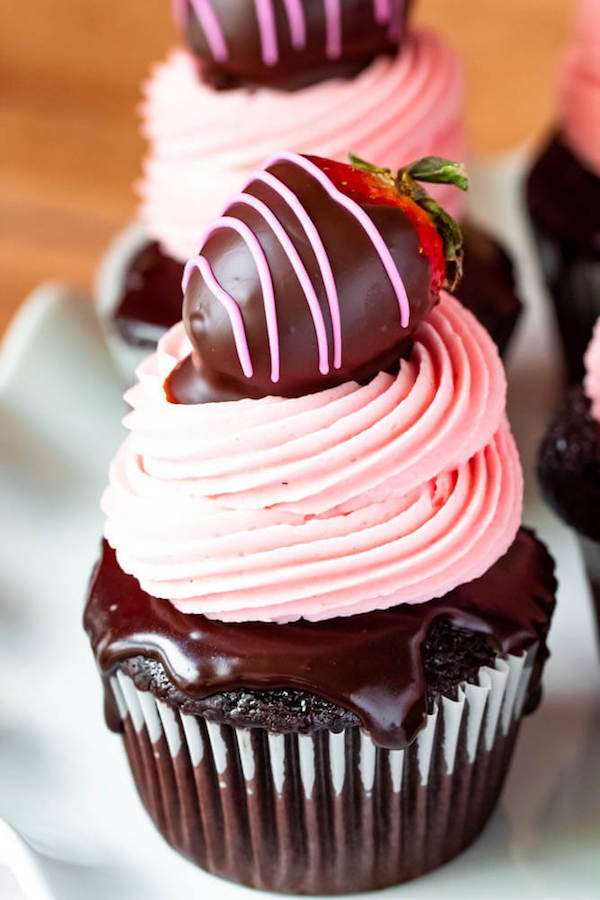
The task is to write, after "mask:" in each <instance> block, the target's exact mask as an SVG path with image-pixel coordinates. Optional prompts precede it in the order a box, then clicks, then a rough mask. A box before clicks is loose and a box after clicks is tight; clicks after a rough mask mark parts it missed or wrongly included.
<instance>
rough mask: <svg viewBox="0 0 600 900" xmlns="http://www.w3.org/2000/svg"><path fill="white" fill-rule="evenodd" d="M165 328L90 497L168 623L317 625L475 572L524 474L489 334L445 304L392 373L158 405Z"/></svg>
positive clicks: (171, 341)
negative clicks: (291, 392) (305, 390)
mask: <svg viewBox="0 0 600 900" xmlns="http://www.w3.org/2000/svg"><path fill="white" fill-rule="evenodd" d="M189 350H190V345H189V342H188V340H187V338H186V335H185V332H184V330H183V325H182V324H181V323H180V324H178V325H176V326H175V327H174V328H173V329H171V331H170V332H168V334H167V335H166V336H165V337H164V338H163V340H162V341H161V343H160V345H159V347H158V350H157V352H156V353H155V354H153V355H152V356H150V357H148V359H147V360H146V361H145V362H144V363H143V364H142V366H141V367H140V369H139V370H138V378H139V380H138V383H137V384H136V385H135V386H134V387H133V388H132V389H131V390H130V391H129V392H128V393H127V395H126V399H127V401H128V402H129V404H130V405H131V406H132V412H131V413H129V415H128V416H127V418H126V419H125V424H126V426H127V427H128V428H129V430H130V434H129V436H128V438H127V439H126V440H125V442H124V443H123V445H122V446H121V448H120V450H119V452H118V453H117V456H116V458H115V459H114V461H113V463H112V465H111V470H110V480H109V487H108V488H107V490H106V492H105V495H104V497H103V509H104V512H105V514H106V516H107V520H106V527H105V534H106V537H107V539H108V541H109V542H110V544H111V545H112V546H113V547H114V548H115V549H116V552H117V558H118V560H119V563H120V565H121V566H122V568H123V569H124V570H125V571H126V572H128V573H131V574H132V575H134V576H135V577H136V578H137V579H138V580H139V582H140V584H141V585H142V587H143V588H144V590H146V591H147V592H148V593H150V594H152V595H154V596H156V597H160V598H165V599H167V600H170V601H171V602H172V603H173V604H174V605H175V606H176V607H177V608H178V609H181V610H182V611H184V612H189V613H195V612H201V613H204V614H206V615H208V616H211V617H215V618H219V619H222V620H226V621H250V620H262V621H277V622H285V621H292V620H295V619H297V618H300V617H305V618H307V619H313V620H319V619H324V618H331V617H333V616H337V615H350V614H354V613H361V612H366V611H368V610H372V609H379V608H387V607H389V606H392V605H395V604H398V603H403V602H406V603H420V602H424V601H427V600H430V599H432V598H433V597H438V596H441V595H443V594H445V593H446V592H447V591H449V590H451V589H452V588H454V587H456V586H457V585H458V584H462V583H464V582H467V581H470V580H472V579H473V578H476V577H478V576H479V575H481V574H483V573H484V572H485V571H486V570H487V569H488V568H489V567H490V566H491V565H492V564H493V563H494V562H496V560H497V559H498V558H499V557H500V556H501V555H502V554H503V553H504V552H505V551H506V550H507V549H508V547H509V546H510V544H511V543H512V541H513V539H514V537H515V534H516V531H517V529H518V526H519V522H520V519H521V508H522V474H521V468H520V464H519V460H518V456H517V451H516V448H515V445H514V442H513V439H512V437H511V434H510V429H509V425H508V422H507V419H506V414H505V393H506V384H505V378H504V372H503V368H502V364H501V362H500V360H499V357H498V354H497V351H496V348H495V345H494V344H493V342H492V340H491V339H490V337H489V336H488V334H487V332H486V331H485V330H484V329H483V328H482V326H481V325H479V324H478V323H477V321H476V320H475V319H474V317H473V316H472V315H471V314H470V313H469V312H468V311H467V310H465V309H464V308H463V307H462V306H461V304H460V303H459V302H458V301H457V300H455V299H453V298H452V297H450V296H449V295H447V294H444V295H443V296H442V300H441V302H440V304H439V306H438V307H436V309H435V310H434V311H433V312H432V313H431V314H430V316H429V317H428V319H427V320H425V321H424V322H423V323H421V325H420V326H419V328H418V330H417V332H416V334H415V345H414V349H413V352H412V354H411V357H410V360H409V361H407V362H406V361H405V362H402V364H401V368H400V372H399V373H398V375H389V374H386V373H380V374H379V375H378V376H377V377H376V378H374V379H373V381H371V382H370V383H369V384H367V385H364V386H360V385H358V384H356V383H354V382H346V383H344V384H342V385H339V386H338V387H335V388H332V389H330V390H326V391H322V392H320V393H316V394H310V395H307V396H302V397H298V398H294V399H286V398H282V397H265V398H262V399H259V400H251V399H248V400H240V401H237V402H226V403H209V404H205V405H198V406H183V405H176V404H171V403H169V402H168V401H167V400H166V397H165V394H164V389H163V382H164V378H165V376H166V375H167V374H168V373H169V372H170V370H171V369H172V367H173V365H174V364H175V363H176V362H177V361H178V360H180V359H182V358H183V357H185V356H186V355H187V354H188V352H189Z"/></svg>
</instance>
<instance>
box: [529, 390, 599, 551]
mask: <svg viewBox="0 0 600 900" xmlns="http://www.w3.org/2000/svg"><path fill="white" fill-rule="evenodd" d="M538 473H539V478H540V482H541V485H542V489H543V491H544V496H545V498H546V500H547V501H548V503H549V504H550V505H551V506H552V507H553V509H554V510H555V511H556V512H557V513H558V515H559V516H561V517H562V518H563V519H564V520H565V521H566V522H567V523H568V524H569V525H572V526H573V527H574V528H576V529H577V531H579V532H580V533H581V534H583V535H586V536H587V537H589V538H592V539H593V540H596V541H600V515H599V513H598V511H599V510H600V424H599V423H598V422H597V421H596V420H595V419H594V417H593V416H592V414H591V411H590V401H589V400H588V398H587V397H586V396H585V394H584V393H583V389H582V388H580V387H579V388H574V389H573V390H571V392H570V393H569V394H568V396H567V397H566V398H565V399H564V401H563V403H562V405H561V407H560V408H559V410H558V412H557V414H556V416H555V418H554V420H553V421H552V423H551V425H550V427H549V428H548V431H547V432H546V435H545V437H544V440H543V442H542V445H541V448H540V456H539V462H538Z"/></svg>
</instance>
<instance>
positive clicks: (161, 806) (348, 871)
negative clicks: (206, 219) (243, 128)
mask: <svg viewBox="0 0 600 900" xmlns="http://www.w3.org/2000/svg"><path fill="white" fill-rule="evenodd" d="M417 180H425V181H430V182H436V181H444V182H446V183H449V184H451V183H456V184H458V185H460V186H463V187H464V186H465V177H464V173H462V172H461V170H460V167H456V166H455V165H454V164H450V163H446V162H444V161H443V160H439V159H433V160H431V159H429V160H423V161H420V162H419V163H417V164H415V165H413V166H411V167H408V168H405V169H402V170H401V171H400V172H399V173H398V174H397V175H394V174H392V173H391V172H390V171H389V170H382V169H377V168H375V167H372V166H370V165H369V164H367V163H363V162H361V161H360V160H356V161H355V163H354V165H353V166H347V165H344V164H341V163H337V162H333V161H331V160H327V159H323V158H320V157H306V156H299V155H297V154H292V153H283V154H278V155H276V156H274V157H272V158H271V160H270V161H269V162H268V164H267V165H266V167H265V169H264V170H262V171H260V172H257V173H255V175H254V176H253V177H252V178H251V179H250V180H249V181H248V183H247V184H246V186H245V188H244V189H243V190H242V192H240V193H238V194H236V195H235V196H234V197H233V199H232V200H231V201H230V203H229V204H228V205H227V207H226V210H225V213H224V215H223V216H222V217H221V218H219V219H218V220H216V221H215V222H214V223H213V224H212V225H211V226H210V228H209V229H208V230H207V232H206V235H205V237H204V240H203V243H202V246H201V249H200V252H199V253H198V255H197V256H195V257H194V258H193V259H192V260H191V261H190V262H189V263H188V265H187V267H186V271H185V276H184V284H185V300H184V307H183V323H179V324H178V325H176V326H175V327H174V328H173V329H171V330H170V331H169V332H168V333H167V335H166V336H165V337H164V338H162V339H161V341H160V342H159V345H158V350H157V352H156V353H155V354H153V355H152V356H150V357H149V358H148V359H147V360H146V362H145V363H144V364H143V365H142V366H141V367H140V369H139V381H138V383H137V384H136V385H135V386H134V387H133V388H132V389H131V390H130V391H129V392H128V393H127V395H126V398H127V400H128V402H129V403H130V405H131V406H132V412H131V413H130V415H129V416H128V417H127V419H126V425H127V427H128V428H129V429H130V434H129V437H128V438H127V439H126V441H125V442H124V444H123V445H122V447H121V449H120V450H119V452H118V454H117V456H116V458H115V460H114V461H113V463H112V466H111V471H110V479H109V487H108V489H107V491H106V493H105V495H104V498H103V509H104V512H105V514H106V526H105V540H104V543H103V548H102V556H101V559H100V562H99V564H98V566H97V568H96V570H95V572H94V575H93V578H92V582H91V587H90V592H89V597H88V602H87V606H86V611H85V627H86V630H87V632H88V634H89V636H90V639H91V643H92V646H93V648H94V652H95V655H96V659H97V662H98V666H99V669H100V672H101V675H102V678H103V681H104V685H105V692H106V713H107V721H108V724H109V726H110V727H111V728H113V729H114V730H115V731H119V732H121V733H122V735H123V740H124V744H125V748H126V750H127V754H128V757H129V761H130V763H131V768H132V771H133V775H134V778H135V781H136V784H137V787H138V790H139V793H140V796H141V798H142V801H143V803H144V804H145V806H146V808H147V809H148V811H149V813H150V815H151V816H152V818H153V820H154V822H155V823H156V825H157V827H158V828H159V830H160V831H161V833H162V834H163V835H164V837H165V838H166V839H167V840H168V841H169V842H170V843H171V844H172V846H173V847H175V848H176V849H177V850H179V851H180V852H182V853H184V854H185V855H187V856H188V857H189V858H191V859H192V860H194V861H195V862H196V863H198V864H199V865H200V866H202V867H203V868H205V869H207V870H208V871H211V872H214V873H216V874H218V875H222V876H224V877H227V878H230V879H233V880H235V881H239V882H241V883H243V884H246V885H251V886H254V887H259V888H263V889H269V890H278V891H285V892H293V893H312V894H335V893H342V892H348V891H361V890H370V889H374V888H379V887H384V886H387V885H391V884H397V883H399V882H401V881H405V880H407V879H409V878H414V877H416V876H418V875H420V874H422V873H424V872H426V871H428V870H430V869H432V868H434V867H436V866H438V865H440V864H441V863H443V862H445V861H446V860H448V859H451V858H452V857H453V856H455V855H456V854H457V853H459V852H460V851H461V850H462V849H463V848H464V847H466V846H467V845H468V844H469V843H470V842H471V841H472V840H474V838H475V837H476V836H477V835H478V833H479V832H480V831H481V829H482V828H483V826H484V824H485V822H486V821H487V819H488V818H489V816H490V814H491V812H492V810H493V808H494V804H495V802H496V800H497V798H498V795H499V792H500V790H501V787H502V783H503V779H504V776H505V774H506V770H507V767H508V764H509V761H510V757H511V753H512V749H513V745H514V742H515V739H516V735H517V732H518V729H519V724H520V721H521V718H522V715H523V714H524V713H526V712H530V711H531V710H533V709H534V708H535V706H536V705H537V703H538V701H539V697H540V684H541V675H542V669H543V666H544V662H545V660H546V658H547V655H548V652H547V648H546V635H547V631H548V627H549V624H550V618H551V615H552V610H553V606H554V591H555V581H554V576H553V563H552V560H551V558H550V557H549V555H548V553H547V552H546V550H545V548H544V547H543V545H541V544H540V543H539V541H538V540H537V539H536V538H535V537H534V535H533V534H532V533H531V532H529V531H527V530H524V529H522V528H520V527H519V522H520V517H521V507H522V475H521V469H520V465H519V460H518V456H517V451H516V447H515V445H514V442H513V439H512V436H511V434H510V429H509V425H508V421H507V419H506V413H505V393H506V384H505V378H504V373H503V369H502V364H501V362H500V360H499V356H498V353H497V350H496V348H495V346H494V344H493V342H492V341H491V339H490V337H489V336H488V334H487V332H486V331H485V330H484V329H483V328H482V327H481V326H480V325H479V324H478V323H477V321H476V320H475V318H474V317H473V316H472V314H471V313H469V312H468V311H467V310H466V309H465V308H464V307H463V306H462V305H461V304H460V302H459V301H458V300H456V299H454V298H453V297H452V296H451V295H450V294H448V293H446V292H445V291H444V290H442V287H443V286H444V285H446V286H449V287H451V286H453V285H454V283H455V282H456V281H457V280H458V278H459V277H460V271H461V265H462V248H461V243H462V236H461V233H460V230H459V229H458V228H457V226H456V225H455V223H454V222H453V220H452V219H451V218H450V217H449V216H448V215H447V214H446V213H445V212H444V211H443V210H442V209H441V208H440V207H439V206H438V205H437V204H436V203H435V202H434V201H433V200H432V199H431V197H429V196H428V195H427V194H426V192H425V191H424V189H423V188H422V187H421V186H420V185H419V184H418V183H417Z"/></svg>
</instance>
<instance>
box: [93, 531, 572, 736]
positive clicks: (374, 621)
mask: <svg viewBox="0 0 600 900" xmlns="http://www.w3.org/2000/svg"><path fill="white" fill-rule="evenodd" d="M553 568H554V567H553V562H552V559H551V557H550V556H549V555H548V553H547V551H546V549H545V548H544V546H543V545H542V544H541V543H540V542H539V541H537V540H536V538H535V537H534V536H533V534H532V533H531V532H529V531H527V530H525V529H521V530H520V531H519V533H518V535H517V538H516V539H515V541H514V543H513V545H512V546H511V548H510V550H509V551H508V553H507V554H506V555H505V556H504V557H503V558H502V559H500V560H498V562H497V563H496V564H495V565H494V566H492V568H491V569H489V571H488V572H487V573H486V574H485V575H483V576H482V577H481V578H479V579H476V580H475V581H472V582H470V583H469V584H465V585H462V586H461V587H459V588H457V589H456V590H454V591H452V592H451V593H449V594H447V595H446V596H445V597H443V598H441V599H439V600H431V601H430V602H428V603H423V604H416V605H412V606H411V605H408V604H403V605H401V606H397V607H395V608H393V609H390V610H387V611H382V612H371V613H366V614H363V615H357V616H351V617H347V618H337V619H330V620H326V621H322V622H317V623H311V622H306V621H304V620H300V621H299V622H296V623H291V624H286V625H277V624H273V623H240V624H231V623H228V624H226V623H223V622H219V621H217V620H209V619H207V618H205V617H204V616H201V615H186V614H184V613H181V612H178V611H177V610H176V609H175V608H174V607H173V606H171V604H170V603H169V602H168V601H165V600H159V599H156V598H153V597H151V596H149V595H148V594H146V593H144V592H143V591H142V590H141V588H140V587H139V585H138V583H137V581H135V579H133V578H132V577H130V576H127V575H125V574H124V573H123V572H122V570H121V569H120V567H119V566H118V564H117V563H116V560H115V556H114V553H113V552H112V551H111V550H110V549H109V548H108V546H107V545H106V544H104V547H103V553H102V557H101V560H100V562H99V564H98V567H97V569H96V571H95V573H94V575H93V577H92V583H91V586H90V592H89V598H88V602H87V606H86V610H85V616H84V624H85V628H86V631H87V632H88V635H89V637H90V640H91V643H92V646H93V649H94V653H95V655H96V659H97V663H98V666H99V668H100V671H101V672H102V673H103V675H104V677H105V678H108V676H109V675H110V673H111V672H112V671H114V670H115V668H116V667H117V666H119V664H121V663H122V662H123V661H124V660H127V659H130V658H132V657H136V656H143V657H147V658H149V659H151V660H155V661H157V662H159V663H160V664H161V666H162V667H163V669H164V671H165V673H166V675H167V677H168V679H169V681H170V682H171V683H172V684H173V686H174V687H175V688H176V689H177V691H179V692H180V693H181V694H183V695H185V697H187V698H190V699H191V700H199V701H201V700H203V699H205V698H208V697H211V696H214V695H216V694H218V693H219V692H223V691H232V690H240V689H250V690H257V691H261V690H276V689H295V690H300V691H304V692H307V693H308V694H312V695H316V696H317V697H321V698H324V699H325V700H327V701H329V702H330V703H333V704H335V705H337V706H339V707H341V709H343V710H349V711H350V712H352V713H354V714H355V715H356V716H357V718H358V720H359V721H360V723H361V725H362V726H363V727H364V728H365V729H366V730H367V731H368V732H369V733H370V735H371V737H372V739H373V740H374V741H375V742H376V743H377V744H379V745H380V746H383V747H388V748H395V749H398V748H402V747H406V746H407V745H409V744H410V743H411V742H412V741H413V739H414V737H415V736H416V734H417V732H418V731H419V729H420V728H421V727H422V726H423V724H424V721H425V716H426V713H427V685H426V682H425V677H424V671H423V662H422V649H423V646H424V644H425V641H426V639H427V634H428V631H429V628H430V626H431V625H432V623H433V622H435V620H436V619H438V618H439V617H446V618H447V619H448V620H449V621H450V622H451V623H452V624H453V625H455V626H457V627H460V628H467V629H470V630H472V631H475V632H479V633H482V634H484V635H486V636H487V637H488V639H489V640H490V642H491V643H492V645H493V646H494V648H495V649H496V650H497V651H498V652H500V653H518V652H521V651H525V650H526V649H527V648H529V647H531V646H533V645H540V650H539V652H538V654H537V661H538V662H537V664H536V671H534V673H533V676H532V681H531V685H530V691H529V705H530V706H533V705H535V703H536V702H537V699H538V697H539V692H540V678H541V669H542V667H543V663H544V661H545V659H546V657H547V650H546V644H545V640H546V633H547V630H548V626H549V623H550V617H551V613H552V610H553V606H554V591H555V586H556V585H555V580H554V576H553ZM106 696H107V698H109V699H110V697H111V696H112V694H111V692H110V690H108V691H107V692H106ZM107 721H108V723H109V726H111V727H112V728H119V727H120V725H119V723H120V719H119V717H118V715H117V714H116V710H114V709H111V708H110V706H108V707H107Z"/></svg>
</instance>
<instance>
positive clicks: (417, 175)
mask: <svg viewBox="0 0 600 900" xmlns="http://www.w3.org/2000/svg"><path fill="white" fill-rule="evenodd" d="M349 157H350V162H351V164H352V166H354V167H355V168H357V169H361V170H363V171H365V172H368V173H369V174H372V175H379V176H381V177H383V178H385V179H386V180H389V182H390V187H393V188H394V189H395V190H396V191H397V192H398V193H399V194H401V195H402V196H405V197H409V198H410V199H411V200H412V201H413V202H414V203H416V204H417V206H419V207H420V208H421V209H423V210H424V211H425V212H426V213H427V215H428V216H429V217H430V219H431V221H432V224H433V225H434V227H435V228H436V230H437V232H438V234H439V235H440V237H441V239H442V243H443V245H444V256H445V263H446V264H445V282H444V285H443V286H444V287H445V288H447V289H448V290H450V291H453V290H455V288H456V286H457V284H458V282H459V281H460V279H461V277H462V268H463V236H462V231H461V229H460V226H459V225H458V223H457V222H456V221H455V220H454V219H453V218H452V216H451V215H450V214H449V213H447V212H446V210H445V209H443V207H441V206H440V205H439V203H437V202H436V201H435V200H434V199H433V197H432V196H431V195H430V194H429V193H428V192H427V191H426V190H425V188H424V187H422V185H421V184H420V182H425V183H427V184H451V185H454V187H457V188H459V190H461V191H466V190H467V189H468V187H469V179H468V175H467V172H466V169H465V167H464V166H463V165H462V164H461V163H457V162H453V161H452V160H449V159H444V158H442V157H440V156H426V157H423V159H419V160H417V161H416V162H414V163H411V164H410V165H408V166H404V167H403V168H402V169H400V170H399V172H398V173H397V175H394V173H393V172H392V170H391V169H384V168H380V167H378V166H374V165H373V164H372V163H369V162H366V161H365V160H363V159H360V157H358V156H355V155H354V154H353V153H350V154H349Z"/></svg>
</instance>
